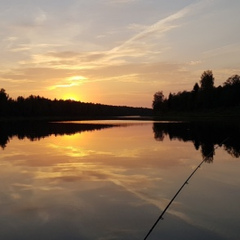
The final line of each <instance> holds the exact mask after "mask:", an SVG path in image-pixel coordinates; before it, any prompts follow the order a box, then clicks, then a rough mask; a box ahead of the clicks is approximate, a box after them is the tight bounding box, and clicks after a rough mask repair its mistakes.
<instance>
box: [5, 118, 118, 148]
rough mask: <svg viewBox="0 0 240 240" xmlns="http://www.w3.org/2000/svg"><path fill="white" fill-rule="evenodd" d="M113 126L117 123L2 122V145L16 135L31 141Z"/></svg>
mask: <svg viewBox="0 0 240 240" xmlns="http://www.w3.org/2000/svg"><path fill="white" fill-rule="evenodd" d="M113 126H116V124H115V125H114V124H87V123H85V124H75V123H48V122H36V121H34V122H31V121H29V122H12V123H1V124H0V146H1V147H2V148H3V149H4V148H5V147H6V146H7V143H8V142H9V141H10V140H11V139H12V138H13V137H14V136H16V137H18V139H24V138H28V139H30V140H31V141H35V140H40V139H41V138H45V137H49V136H51V135H55V136H58V135H60V136H61V135H72V134H75V133H80V132H85V131H94V130H101V129H104V128H110V127H113Z"/></svg>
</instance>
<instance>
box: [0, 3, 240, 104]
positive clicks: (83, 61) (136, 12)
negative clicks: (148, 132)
mask: <svg viewBox="0 0 240 240" xmlns="http://www.w3.org/2000/svg"><path fill="white" fill-rule="evenodd" d="M0 9H1V11H0V29H1V31H0V48H1V58H0V82H1V84H0V88H4V89H5V90H6V92H7V93H8V94H9V95H10V97H12V98H16V97H18V96H23V97H28V96H29V95H31V94H33V95H40V96H43V97H46V98H50V99H54V98H57V99H68V98H69V99H75V100H80V101H83V102H94V103H103V104H111V105H128V106H142V107H151V104H152V100H153V94H154V93H155V92H157V91H163V93H164V95H165V96H166V97H167V96H168V94H169V92H172V93H177V92H178V91H183V90H188V91H190V90H192V88H193V85H194V84H195V83H196V82H199V80H200V76H201V74H202V72H203V71H205V70H208V69H210V70H212V71H213V75H214V77H215V86H218V85H221V84H222V83H223V82H224V81H226V79H227V78H228V77H230V76H231V75H233V74H239V75H240V27H239V26H240V14H239V10H240V1H239V0H169V1H167V0H0Z"/></svg>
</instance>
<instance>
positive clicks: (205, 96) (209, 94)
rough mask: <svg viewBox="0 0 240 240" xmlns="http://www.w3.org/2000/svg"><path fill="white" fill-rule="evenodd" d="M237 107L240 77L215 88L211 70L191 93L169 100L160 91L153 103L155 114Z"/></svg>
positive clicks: (172, 95) (174, 95)
mask: <svg viewBox="0 0 240 240" xmlns="http://www.w3.org/2000/svg"><path fill="white" fill-rule="evenodd" d="M236 106H240V76H239V75H233V76H231V77H229V78H228V79H227V80H226V81H225V82H224V83H223V85H220V86H218V87H215V86H214V77H213V73H212V71H211V70H207V71H204V72H203V74H202V75H201V79H200V82H199V83H195V84H194V86H193V89H192V90H191V91H183V92H178V93H176V94H175V93H170V94H169V96H168V97H167V98H165V96H164V94H163V92H162V91H158V92H156V93H155V94H154V97H153V102H152V107H153V110H154V112H170V111H185V112H187V111H188V112H191V111H202V110H207V109H216V108H219V109H223V108H229V107H236Z"/></svg>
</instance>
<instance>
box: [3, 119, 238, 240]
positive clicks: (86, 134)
mask: <svg viewBox="0 0 240 240" xmlns="http://www.w3.org/2000/svg"><path fill="white" fill-rule="evenodd" d="M88 123H89V122H82V124H73V123H62V124H59V123H58V124H53V123H52V124H45V125H44V126H42V125H41V124H28V125H24V126H23V125H19V126H16V125H12V126H7V125H6V126H5V125H4V126H1V127H0V131H1V137H0V138H1V139H0V144H1V146H2V149H1V150H0V151H1V155H0V164H1V166H0V212H1V214H0V239H4V240H10V239H14V240H15V239H17V240H19V239H24V240H28V239H29V240H30V239H31V240H32V239H34V240H36V239H37V240H38V239H44V240H63V239H64V240H65V239H66V240H75V239H83V240H85V239H86V240H105V239H106V240H124V239H129V240H130V239H131V240H134V239H140V240H141V239H144V237H145V235H146V234H147V232H148V231H149V229H150V228H151V226H152V225H153V224H154V222H155V221H156V219H157V218H158V217H159V215H160V214H161V213H162V211H163V210H164V208H165V207H166V206H167V204H168V203H169V202H170V200H171V198H172V197H173V196H174V195H175V193H176V192H177V191H178V189H179V188H180V187H181V185H182V184H183V183H184V181H185V180H186V179H187V177H188V176H189V175H190V174H191V173H192V171H193V170H194V169H195V168H196V167H197V166H198V164H199V163H200V162H201V161H202V160H203V158H204V159H206V162H204V163H203V165H202V166H201V168H200V169H199V170H197V172H196V173H195V174H194V175H193V177H192V178H191V180H190V181H189V184H187V185H185V187H184V188H183V190H182V191H181V193H180V194H179V195H178V196H177V198H176V199H175V201H174V202H173V204H172V205H171V206H170V208H169V209H168V210H167V212H166V214H165V215H164V220H161V221H159V223H158V224H157V226H156V227H155V229H154V230H153V232H152V233H151V234H150V236H149V237H148V239H152V240H154V239H158V240H159V239H164V240H166V239H167V240H168V239H171V240H172V239H178V240H181V239H184V240H185V239H194V240H198V239H204V240H208V239H211V240H215V239H216V240H221V239H230V240H233V239H234V240H235V239H236V240H238V239H240V228H239V226H240V225H239V223H240V177H239V175H240V174H239V173H240V158H239V156H240V146H239V145H240V141H239V133H240V129H239V127H235V126H226V125H225V126H223V127H222V126H218V125H217V124H208V125H206V126H205V125H189V124H182V123H153V122H140V121H138V122H133V121H117V122H116V121H111V122H110V121H100V122H91V124H88ZM227 137H229V138H227ZM222 141H225V142H222Z"/></svg>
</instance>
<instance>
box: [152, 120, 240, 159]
mask: <svg viewBox="0 0 240 240" xmlns="http://www.w3.org/2000/svg"><path fill="white" fill-rule="evenodd" d="M153 132H154V138H155V139H156V140H157V141H163V140H164V138H165V137H169V139H170V140H175V139H176V140H179V141H183V142H192V143H193V145H194V147H195V149H196V150H200V151H201V153H202V157H203V159H205V160H206V162H212V161H213V158H214V155H215V148H216V147H223V149H224V150H225V151H227V152H228V153H229V154H230V155H231V156H232V157H235V158H239V157H240V141H239V136H240V125H239V124H237V125H234V124H228V123H220V122H219V123H216V122H209V123H154V124H153Z"/></svg>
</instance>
